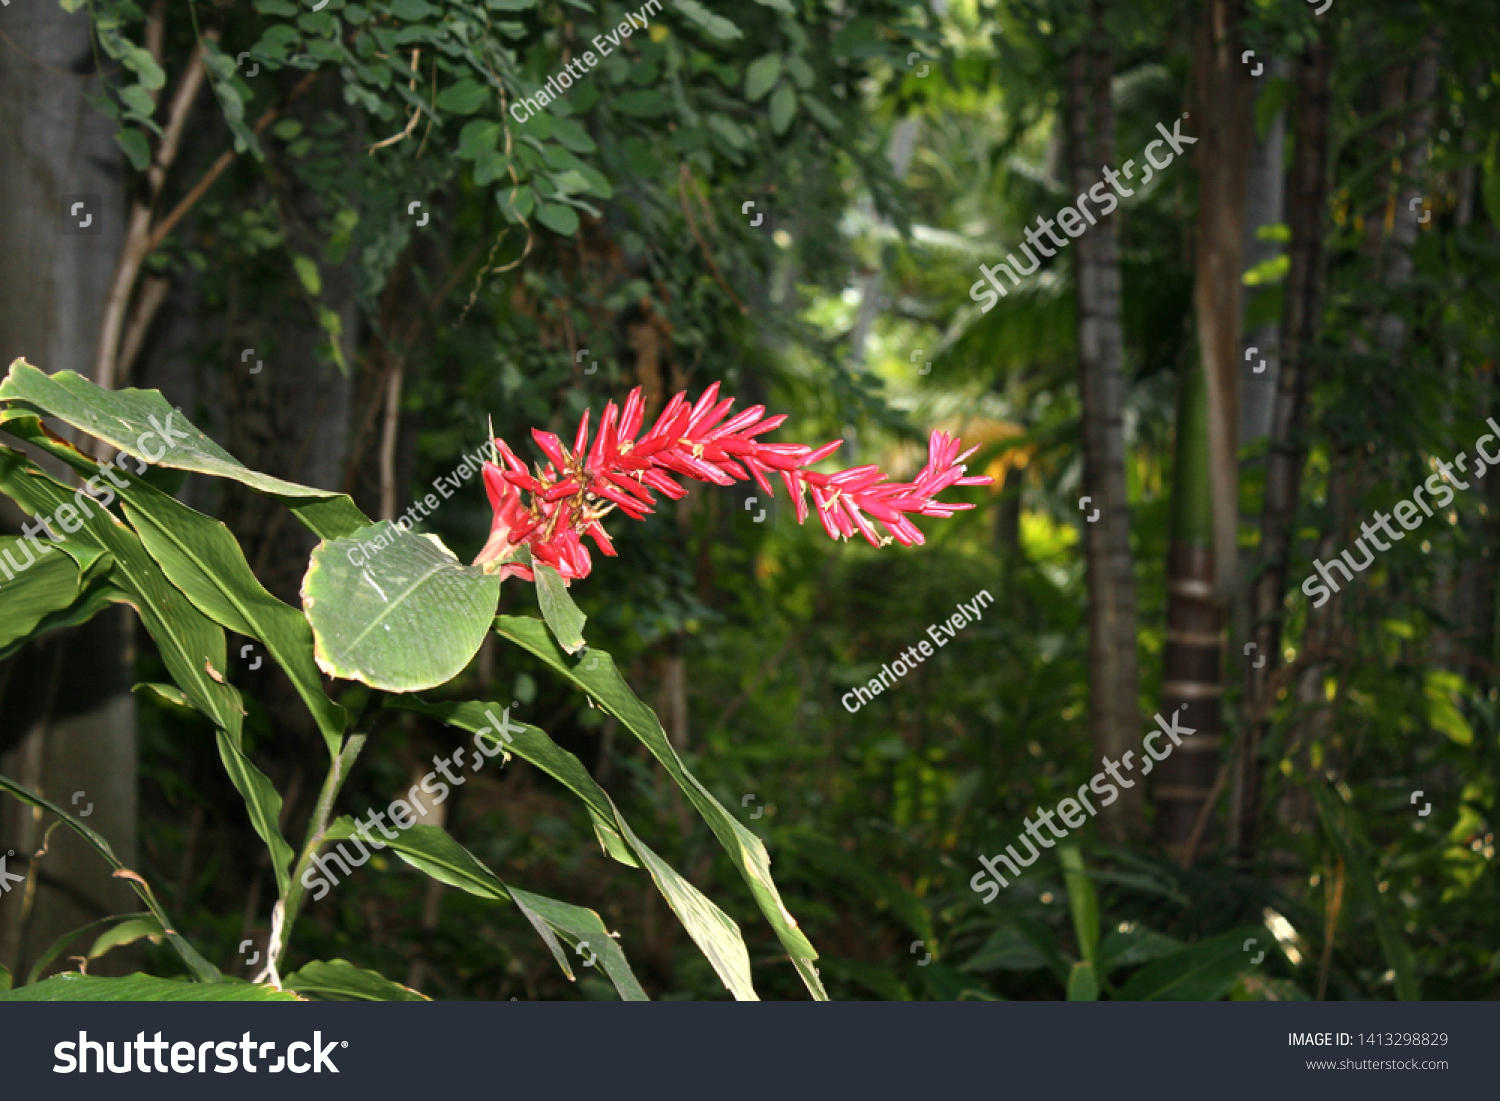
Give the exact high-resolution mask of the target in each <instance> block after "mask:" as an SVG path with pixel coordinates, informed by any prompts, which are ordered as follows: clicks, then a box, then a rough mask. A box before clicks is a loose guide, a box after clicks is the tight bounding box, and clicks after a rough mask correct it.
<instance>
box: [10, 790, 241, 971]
mask: <svg viewBox="0 0 1500 1101" xmlns="http://www.w3.org/2000/svg"><path fill="white" fill-rule="evenodd" d="M0 791H3V792H5V793H7V794H8V795H10V796H12V797H13V798H15V799H17V800H19V801H20V802H22V803H25V804H26V805H27V806H28V807H35V808H37V809H38V810H45V811H49V812H50V813H52V814H55V815H56V816H57V817H58V818H60V819H62V821H63V823H64V824H65V825H66V826H67V827H68V828H69V829H71V830H72V831H73V832H74V833H76V834H78V836H79V837H81V838H83V839H84V840H85V841H86V842H88V843H89V845H91V846H92V847H93V849H94V851H95V852H97V853H98V854H99V855H100V856H102V857H103V858H104V860H105V862H106V863H107V864H108V865H109V866H110V867H111V868H113V869H114V870H115V873H116V877H117V878H120V879H124V880H126V881H127V882H128V883H129V884H130V886H131V889H132V890H134V891H135V893H136V894H137V895H138V896H139V897H140V899H141V901H142V902H144V903H145V904H146V908H147V909H149V910H150V911H151V913H152V914H154V915H155V917H156V920H157V921H158V922H159V923H160V924H161V927H162V928H163V929H164V930H166V933H165V936H166V938H167V940H168V941H170V942H171V944H172V947H173V948H175V949H176V950H177V954H178V955H179V956H181V957H182V961H183V962H184V963H185V964H187V965H188V969H189V970H190V971H192V972H193V974H194V975H196V976H197V977H198V981H200V982H204V983H221V982H223V981H224V977H223V976H222V975H220V974H219V969H218V968H216V967H215V966H214V965H213V964H211V963H209V962H208V961H207V960H206V959H204V958H203V957H202V956H201V955H199V954H198V950H197V949H196V948H194V947H193V946H192V945H191V944H189V943H188V942H187V940H185V939H184V938H183V936H182V934H181V933H178V932H175V931H174V926H173V925H172V923H171V921H170V920H168V918H167V913H166V911H165V910H163V909H162V907H161V904H160V903H158V902H157V901H156V895H155V893H154V892H153V891H152V890H151V886H150V884H148V883H147V882H146V881H145V880H144V879H142V878H141V877H140V876H139V875H137V874H136V873H135V872H132V871H130V870H129V869H128V868H126V867H125V865H124V864H121V863H120V858H119V857H117V856H116V855H115V851H114V849H112V848H110V845H109V842H108V841H106V840H105V839H104V838H103V837H102V836H101V835H100V834H99V833H97V832H96V831H94V830H93V829H90V828H89V827H88V826H86V825H84V824H83V822H81V821H80V820H78V819H77V818H74V817H73V816H72V815H71V814H69V813H68V812H67V811H65V810H63V809H62V807H60V806H58V805H57V804H56V803H54V802H52V801H51V800H50V799H45V798H43V797H42V796H40V795H36V794H33V793H32V792H30V791H27V790H26V789H25V788H24V787H22V786H21V785H20V784H18V783H16V782H15V781H14V780H12V779H10V778H9V777H8V776H0Z"/></svg>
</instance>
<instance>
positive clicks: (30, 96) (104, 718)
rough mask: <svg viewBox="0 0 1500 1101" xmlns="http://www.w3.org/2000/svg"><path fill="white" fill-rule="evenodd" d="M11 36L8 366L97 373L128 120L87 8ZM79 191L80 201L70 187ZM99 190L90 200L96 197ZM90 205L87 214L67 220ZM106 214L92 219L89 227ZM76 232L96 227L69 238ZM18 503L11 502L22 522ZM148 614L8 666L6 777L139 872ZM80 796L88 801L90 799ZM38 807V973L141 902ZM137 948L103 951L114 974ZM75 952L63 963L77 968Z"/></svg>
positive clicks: (3, 226)
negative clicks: (89, 927) (116, 110)
mask: <svg viewBox="0 0 1500 1101" xmlns="http://www.w3.org/2000/svg"><path fill="white" fill-rule="evenodd" d="M4 22H5V34H6V39H5V41H4V42H3V43H0V51H3V58H4V60H3V61H0V149H3V150H5V153H4V155H3V156H0V241H4V242H5V244H6V263H5V264H3V265H0V369H3V367H4V366H6V365H8V364H9V363H10V361H11V360H12V359H14V358H16V357H17V356H23V355H24V356H26V357H27V358H28V359H29V360H30V361H31V362H32V363H35V364H36V365H37V366H39V367H41V368H43V369H45V370H47V371H59V370H64V369H66V370H72V371H77V372H78V373H79V374H82V375H85V376H88V375H90V374H91V367H92V364H93V347H94V340H95V335H96V334H97V332H98V330H99V323H100V312H101V310H100V307H101V303H102V302H103V301H104V298H105V293H106V290H107V288H108V285H109V277H110V272H111V271H112V270H113V269H114V267H115V262H116V260H117V258H118V256H119V253H120V249H121V244H122V241H123V237H124V210H125V202H124V195H123V192H122V188H121V157H120V151H119V148H118V147H117V146H116V145H115V141H114V126H113V124H112V123H111V122H110V120H109V119H107V118H106V117H105V116H104V115H102V114H101V113H100V112H98V111H97V110H95V109H94V108H93V107H92V106H90V105H89V103H88V101H87V99H86V98H85V97H86V96H89V95H97V94H100V93H101V91H102V89H101V88H100V87H99V82H98V80H97V79H96V78H95V76H94V75H93V74H94V57H93V52H92V48H91V40H90V30H89V17H88V13H87V12H79V13H77V14H73V15H69V14H66V13H65V12H63V11H62V10H61V9H60V8H59V7H58V6H57V5H56V4H17V5H14V6H12V7H10V8H7V9H6V10H5V16H4ZM65 195H66V196H76V197H77V198H70V199H69V200H67V210H66V211H65V209H64V205H65V204H64V198H63V197H64V196H65ZM85 196H87V197H88V198H84V197H85ZM79 201H81V202H84V203H85V204H86V205H85V207H84V208H82V209H80V210H79V212H78V218H77V220H76V221H73V222H71V224H68V223H66V222H65V214H70V213H71V212H72V204H73V203H74V202H79ZM89 218H91V221H90V223H89V225H88V226H87V227H84V226H82V225H81V223H82V222H83V221H84V220H85V219H89ZM65 224H68V228H70V229H75V230H76V229H84V230H85V232H82V233H77V232H69V233H64V227H65ZM18 519H19V513H18V512H17V510H15V509H14V508H11V507H10V506H9V502H6V503H5V511H4V520H5V522H6V526H7V527H13V526H14V523H15V521H16V520H18ZM133 629H134V623H133V620H132V619H131V618H129V613H128V612H126V611H125V610H124V609H122V608H116V609H111V610H110V611H108V612H106V613H103V614H101V615H100V616H99V618H98V619H96V620H95V621H94V622H93V623H92V624H89V625H87V626H84V627H81V628H77V629H74V630H70V631H63V632H58V633H55V634H53V635H51V636H49V637H48V638H47V639H46V640H44V641H42V642H39V643H37V644H33V645H32V646H30V647H28V648H27V649H26V650H24V651H22V652H21V653H19V654H17V655H15V656H14V657H13V658H12V659H11V660H10V661H9V662H7V663H6V667H4V668H0V716H3V717H0V772H4V773H5V774H6V775H9V776H11V777H13V778H15V779H16V780H18V781H20V782H21V783H24V784H25V785H26V786H27V787H30V788H32V789H33V790H36V791H40V792H41V793H43V794H45V795H47V796H48V797H50V798H52V799H53V800H55V801H57V802H59V803H61V804H62V805H64V806H67V807H70V808H71V809H73V810H74V811H75V812H77V813H79V814H83V812H84V811H85V810H88V811H89V813H88V815H87V819H86V820H87V823H88V824H89V825H91V826H93V827H94V828H95V829H97V830H99V832H101V833H102V834H104V836H105V837H106V838H108V839H109V842H110V844H111V845H112V846H113V847H114V849H115V852H116V853H117V854H118V855H119V857H120V859H121V860H123V861H124V862H125V864H126V865H127V866H133V865H134V864H135V862H136V732H135V700H134V697H133V696H132V695H131V694H130V684H131V681H132V680H133V677H132V671H133V666H134V661H133V656H132V650H131V634H132V631H133ZM75 798H76V802H75ZM43 828H45V823H44V822H43V821H42V820H41V816H37V815H34V814H33V813H32V812H31V811H30V810H29V809H27V808H22V807H21V806H20V805H19V804H17V803H15V802H13V801H11V800H8V799H7V800H5V801H4V805H3V806H0V838H3V840H4V842H5V844H4V845H3V846H0V855H6V854H7V853H8V852H9V851H10V850H14V852H15V856H13V857H12V856H7V861H8V864H7V870H8V871H10V872H12V873H13V874H23V875H25V877H26V882H25V884H24V886H23V887H22V888H21V889H19V890H12V891H10V892H8V893H7V894H6V895H5V896H4V898H3V900H0V961H3V962H4V963H5V964H6V965H7V966H9V967H11V968H12V969H13V970H16V971H19V973H20V975H21V976H23V977H24V975H25V973H26V972H25V970H24V969H25V968H29V967H30V965H31V962H32V960H34V959H35V958H36V956H37V955H38V954H40V953H41V952H42V951H44V950H45V949H46V948H47V947H48V946H49V945H50V944H51V943H52V942H53V941H54V940H55V939H57V938H58V937H59V936H61V935H63V934H64V933H67V932H70V931H72V930H74V929H77V928H78V927H79V926H81V925H83V924H85V923H86V922H89V921H93V920H95V919H97V918H100V917H104V916H106V915H108V914H111V913H121V912H127V911H130V910H134V909H137V908H138V905H136V904H134V901H133V900H134V896H133V895H132V893H131V892H130V891H129V889H128V888H127V886H126V884H125V883H124V882H123V881H121V880H117V879H113V878H111V876H110V873H109V868H108V866H107V865H106V864H105V863H104V862H103V861H102V860H100V859H99V857H98V856H97V854H95V853H94V852H93V851H92V849H90V848H89V847H88V846H87V845H86V844H84V843H83V841H82V840H81V839H79V838H77V837H75V836H74V835H73V834H72V833H71V832H69V831H67V830H63V831H60V832H58V833H55V834H53V836H52V839H51V843H50V844H49V845H48V847H47V851H46V855H45V856H43V857H42V858H41V859H39V860H38V859H36V858H35V857H34V854H35V853H36V851H37V850H38V849H40V848H41V847H42V837H41V831H42V829H43ZM126 959H128V954H127V955H126V956H123V957H122V956H120V955H118V954H116V955H115V956H112V957H111V958H107V959H105V960H103V961H100V965H99V966H96V967H95V968H94V970H95V971H96V972H97V973H104V974H108V973H111V969H118V968H119V967H121V966H122V965H123V964H124V962H125V960H126ZM73 966H74V965H73V964H72V963H70V962H69V961H67V960H66V959H63V960H61V961H59V963H58V964H57V965H55V966H54V968H53V969H54V970H57V969H61V968H68V969H71V968H72V967H73Z"/></svg>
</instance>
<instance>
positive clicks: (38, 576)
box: [0, 533, 80, 652]
mask: <svg viewBox="0 0 1500 1101" xmlns="http://www.w3.org/2000/svg"><path fill="white" fill-rule="evenodd" d="M37 548H40V549H41V551H42V553H41V555H40V556H38V555H37V553H36V552H37ZM79 575H80V570H79V569H78V563H77V562H75V561H73V559H72V558H70V557H68V556H67V555H66V554H60V553H57V552H56V551H55V549H54V547H53V544H52V542H51V540H49V539H47V537H46V536H45V535H41V534H40V533H38V535H37V536H34V537H33V541H31V542H28V541H27V540H25V539H22V538H21V537H20V536H17V535H0V608H4V609H5V613H4V614H3V615H0V652H3V651H4V649H5V648H6V647H7V646H9V645H10V644H11V643H13V642H18V641H21V640H24V639H27V638H30V637H31V635H32V633H33V632H34V631H35V630H36V627H37V625H38V624H40V623H41V622H42V621H43V620H44V619H46V618H47V617H48V616H50V615H52V614H54V613H56V612H60V611H62V610H63V609H65V608H68V607H71V606H72V604H73V601H74V600H76V599H77V598H78V588H79V584H78V583H79Z"/></svg>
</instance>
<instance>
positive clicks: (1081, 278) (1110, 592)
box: [1067, 5, 1145, 842]
mask: <svg viewBox="0 0 1500 1101" xmlns="http://www.w3.org/2000/svg"><path fill="white" fill-rule="evenodd" d="M1090 7H1091V27H1090V30H1091V32H1092V33H1091V41H1090V43H1089V47H1088V48H1079V49H1076V50H1075V51H1074V52H1073V54H1072V55H1071V56H1070V57H1069V59H1068V92H1067V130H1068V149H1069V154H1070V162H1071V172H1072V177H1073V186H1072V188H1070V190H1072V191H1075V192H1079V191H1087V190H1088V189H1089V188H1090V187H1091V186H1093V185H1094V184H1095V183H1097V182H1098V181H1099V180H1100V179H1102V178H1103V176H1102V174H1101V173H1102V166H1103V165H1108V166H1110V167H1113V166H1114V163H1115V153H1114V142H1115V133H1114V131H1115V125H1114V105H1113V102H1112V100H1111V96H1110V81H1111V78H1112V76H1113V72H1114V58H1113V54H1112V52H1111V50H1110V48H1109V44H1108V39H1107V38H1106V37H1105V35H1104V30H1103V25H1102V18H1101V15H1100V12H1099V10H1098V8H1097V6H1096V5H1091V6H1090ZM1091 72H1092V75H1093V80H1092V81H1091V80H1090V74H1091ZM1091 101H1092V102H1091ZM1090 115H1092V127H1091V126H1090ZM1091 129H1092V133H1091V132H1090V131H1091ZM1073 243H1074V244H1075V245H1076V246H1077V250H1078V251H1077V252H1076V254H1075V255H1074V271H1075V276H1074V283H1075V286H1076V294H1077V311H1078V319H1077V324H1078V364H1079V393H1080V396H1081V399H1082V405H1083V488H1084V492H1085V493H1086V494H1087V495H1089V496H1090V497H1092V498H1093V500H1092V502H1091V508H1097V509H1098V510H1099V518H1098V520H1097V521H1095V522H1094V523H1085V524H1084V543H1085V553H1086V557H1087V571H1088V590H1089V606H1088V621H1089V689H1090V712H1089V724H1090V731H1091V733H1092V737H1093V748H1094V756H1095V757H1096V758H1108V759H1111V760H1119V759H1120V758H1121V757H1123V755H1124V754H1125V753H1126V752H1127V751H1132V750H1133V751H1135V752H1137V753H1138V752H1139V743H1140V738H1141V736H1142V731H1141V726H1140V703H1139V698H1138V693H1139V687H1138V677H1139V673H1138V663H1137V656H1136V600H1135V563H1134V560H1133V559H1132V558H1131V554H1130V512H1129V506H1128V502H1127V498H1126V484H1125V433H1124V425H1123V408H1124V403H1125V379H1124V369H1123V355H1122V336H1121V329H1120V265H1119V256H1118V249H1117V245H1116V236H1115V220H1114V218H1113V217H1112V216H1105V215H1103V214H1100V215H1099V218H1098V224H1097V225H1095V226H1092V227H1091V228H1089V229H1088V230H1087V231H1086V232H1085V233H1084V234H1083V235H1082V236H1081V237H1078V238H1077V239H1076V240H1075V241H1074V242H1073ZM1144 805H1145V801H1144V798H1143V796H1142V792H1141V789H1140V787H1139V786H1136V787H1133V788H1126V789H1124V790H1122V791H1121V792H1120V798H1119V799H1118V800H1117V801H1116V802H1115V803H1113V804H1112V805H1111V806H1109V807H1101V809H1100V813H1099V819H1100V825H1101V829H1102V832H1103V835H1104V837H1105V838H1107V839H1108V840H1110V841H1111V842H1120V841H1124V840H1127V839H1129V838H1131V837H1134V836H1138V835H1140V834H1141V833H1143V832H1144V827H1145V815H1144Z"/></svg>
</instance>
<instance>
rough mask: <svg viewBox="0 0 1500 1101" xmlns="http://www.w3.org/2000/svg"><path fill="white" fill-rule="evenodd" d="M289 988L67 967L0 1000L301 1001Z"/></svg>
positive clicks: (1, 996)
mask: <svg viewBox="0 0 1500 1101" xmlns="http://www.w3.org/2000/svg"><path fill="white" fill-rule="evenodd" d="M301 1000H302V999H301V998H299V997H297V995H295V994H293V993H292V992H291V991H289V990H277V989H276V988H275V987H274V986H265V985H262V984H257V983H248V982H217V983H195V982H184V981H182V980H180V979H159V978H157V977H156V976H155V975H139V974H137V975H126V976H125V977H124V978H119V979H110V978H103V977H101V976H98V975H80V974H79V973H78V972H76V971H68V972H65V973H64V974H61V975H53V976H52V977H51V978H50V979H47V980H46V981H45V982H39V983H37V984H36V985H35V986H23V987H21V988H20V989H19V990H12V991H10V992H9V993H8V994H0V1002H300V1001H301Z"/></svg>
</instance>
